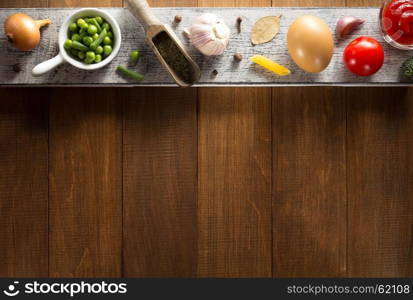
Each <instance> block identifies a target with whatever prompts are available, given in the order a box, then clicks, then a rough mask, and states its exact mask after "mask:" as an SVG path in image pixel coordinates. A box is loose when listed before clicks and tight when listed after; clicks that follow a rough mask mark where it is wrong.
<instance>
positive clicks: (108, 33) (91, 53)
mask: <svg viewBox="0 0 413 300" xmlns="http://www.w3.org/2000/svg"><path fill="white" fill-rule="evenodd" d="M67 32H68V35H67V40H66V41H65V43H64V45H63V46H64V48H65V49H66V51H67V53H68V54H69V55H70V56H71V57H72V58H75V59H76V60H78V61H81V62H84V63H86V64H94V63H99V62H101V61H102V60H104V59H105V58H106V57H108V56H109V55H110V54H111V53H112V51H113V48H112V47H113V44H114V41H115V39H116V36H115V35H114V34H113V31H112V28H111V26H110V24H109V23H108V22H106V20H105V19H104V18H102V17H101V16H96V17H92V16H90V17H83V18H78V19H76V20H75V21H74V22H72V23H71V24H69V28H68V30H67Z"/></svg>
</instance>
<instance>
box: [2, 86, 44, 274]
mask: <svg viewBox="0 0 413 300" xmlns="http://www.w3.org/2000/svg"><path fill="white" fill-rule="evenodd" d="M0 93H1V98H2V99H1V101H0V173H1V176H0V191H1V192H0V245H1V246H0V276H1V277H9V276H17V277H19V276H20V277H23V276H42V277H45V276H47V275H48V267H47V265H48V263H47V253H48V249H47V247H48V246H47V243H48V242H47V240H48V238H47V230H48V227H47V184H48V180H47V129H48V124H47V123H48V122H47V107H48V94H47V90H44V89H0Z"/></svg>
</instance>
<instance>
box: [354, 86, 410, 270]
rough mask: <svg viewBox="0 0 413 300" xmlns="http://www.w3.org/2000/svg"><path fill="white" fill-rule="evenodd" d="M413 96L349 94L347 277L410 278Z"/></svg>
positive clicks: (365, 91) (373, 91) (402, 92)
mask: <svg viewBox="0 0 413 300" xmlns="http://www.w3.org/2000/svg"><path fill="white" fill-rule="evenodd" d="M412 96H413V95H412V93H411V91H408V90H407V89H397V88H393V89H350V90H349V91H348V195H349V198H348V201H349V204H348V207H349V223H348V230H349V234H348V236H349V240H348V251H349V252H348V259H349V261H348V263H349V274H348V275H349V276H357V277H360V276H361V277H372V276H373V277H398V276H402V277H409V276H412V275H413V252H412V248H411V245H412V243H413V198H412V191H413V177H412V176H413V173H412V168H413V165H412V164H413V160H412V158H411V153H412V150H413V143H412V137H413V136H412V130H413V122H412V120H413V102H412V99H413V98H412Z"/></svg>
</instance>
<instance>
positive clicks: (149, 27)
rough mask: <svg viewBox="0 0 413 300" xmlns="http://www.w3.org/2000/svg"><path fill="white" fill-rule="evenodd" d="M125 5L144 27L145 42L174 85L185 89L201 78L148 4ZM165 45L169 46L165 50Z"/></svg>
mask: <svg viewBox="0 0 413 300" xmlns="http://www.w3.org/2000/svg"><path fill="white" fill-rule="evenodd" d="M126 3H127V7H128V8H129V10H130V11H131V13H132V14H133V15H134V16H135V17H137V18H138V19H139V21H140V22H141V23H142V24H143V25H144V26H145V31H146V42H147V43H148V44H149V46H150V47H151V49H152V51H153V52H154V53H155V55H156V56H157V57H158V59H159V61H160V62H161V63H162V65H163V66H164V67H165V68H166V69H167V70H168V72H169V73H170V74H171V76H172V77H173V79H174V80H175V81H176V83H177V84H178V85H180V86H183V87H187V86H191V85H192V84H194V83H195V82H196V81H198V80H199V78H200V77H201V71H200V69H199V67H198V65H197V64H196V63H195V61H194V60H193V59H192V58H191V57H190V56H189V54H188V52H187V50H186V49H185V46H184V45H183V44H182V42H181V41H180V40H179V38H178V37H177V36H176V34H175V32H174V31H173V30H172V29H171V28H170V27H169V26H168V25H166V24H162V23H161V22H160V21H159V19H158V18H157V17H156V16H155V15H154V14H153V12H152V10H151V8H150V7H149V4H148V2H147V1H146V0H127V1H126ZM161 43H162V44H163V45H162V44H161ZM165 45H167V46H169V47H166V48H167V49H166V50H165V47H164V46H165ZM165 51H166V52H167V53H166V52H165ZM178 61H179V63H178Z"/></svg>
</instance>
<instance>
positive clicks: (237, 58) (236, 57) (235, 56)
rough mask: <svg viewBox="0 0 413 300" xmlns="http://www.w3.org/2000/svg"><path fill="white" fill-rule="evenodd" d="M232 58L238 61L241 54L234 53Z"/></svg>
mask: <svg viewBox="0 0 413 300" xmlns="http://www.w3.org/2000/svg"><path fill="white" fill-rule="evenodd" d="M234 60H235V61H237V62H240V61H241V60H242V55H241V54H239V53H235V54H234Z"/></svg>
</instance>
